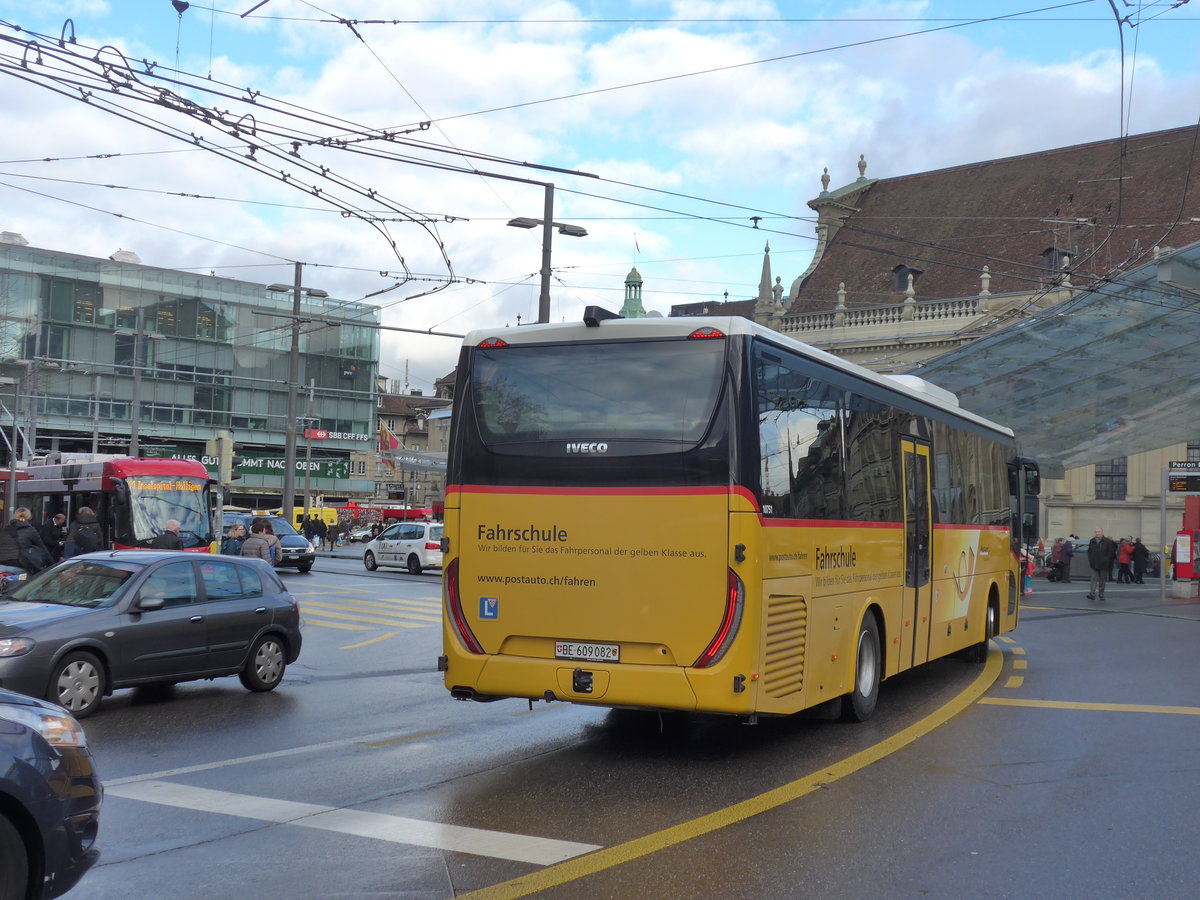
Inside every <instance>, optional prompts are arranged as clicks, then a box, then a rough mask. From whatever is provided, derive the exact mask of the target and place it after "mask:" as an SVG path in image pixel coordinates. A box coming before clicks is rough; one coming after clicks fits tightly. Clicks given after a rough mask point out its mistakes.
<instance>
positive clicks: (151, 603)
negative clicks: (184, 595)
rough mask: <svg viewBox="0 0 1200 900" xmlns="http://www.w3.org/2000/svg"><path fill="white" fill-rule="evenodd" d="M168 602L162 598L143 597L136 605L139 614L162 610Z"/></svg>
mask: <svg viewBox="0 0 1200 900" xmlns="http://www.w3.org/2000/svg"><path fill="white" fill-rule="evenodd" d="M166 602H167V601H166V600H165V599H164V598H162V597H141V598H139V599H138V602H137V603H136V604H134V605H135V606H136V608H137V610H138V612H143V611H148V610H154V609H162V608H163V605H164V604H165V603H166Z"/></svg>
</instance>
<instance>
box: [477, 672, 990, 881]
mask: <svg viewBox="0 0 1200 900" xmlns="http://www.w3.org/2000/svg"><path fill="white" fill-rule="evenodd" d="M1003 666H1004V654H1003V653H1001V652H1000V651H999V650H995V649H993V650H992V652H991V653H989V654H988V659H987V664H986V665H985V666H984V667H983V670H982V671H981V672H980V673H979V677H978V678H976V679H975V680H974V681H973V682H972V683H971V684H970V685H969V686H968V687H967V688H966V689H965V690H964V691H963V692H962V693H961V694H959V695H958V696H957V697H955V698H954V699H953V700H951V701H950V702H949V703H947V704H946V705H945V706H942V707H941V708H939V709H938V710H937V711H935V712H932V713H930V714H929V715H928V716H926V717H925V718H923V719H921V720H920V721H918V722H915V723H913V724H912V725H909V726H908V727H907V728H905V729H904V730H903V731H900V732H897V733H896V734H894V735H892V736H891V737H890V738H887V739H886V740H884V741H880V742H879V743H878V744H875V745H874V746H873V747H868V748H867V749H866V750H861V751H859V752H858V753H855V754H854V755H853V756H848V757H846V758H845V759H843V760H841V761H839V762H836V763H834V764H833V765H831V766H828V767H826V768H824V769H822V770H821V771H819V772H814V773H813V774H811V775H807V776H805V777H804V778H801V779H799V780H797V781H793V782H791V783H790V784H785V785H783V786H781V787H777V788H774V789H772V790H769V791H767V792H766V793H763V794H759V795H758V796H756V797H751V798H750V799H748V800H743V801H742V802H741V803H735V804H733V805H732V806H727V807H725V808H724V809H719V810H717V811H716V812H711V813H708V814H707V815H704V816H700V817H699V818H696V819H692V820H690V821H688V822H682V823H680V824H679V825H673V826H672V827H670V828H664V829H663V830H662V831H656V832H654V833H653V834H648V835H646V836H645V837H640V838H635V839H634V840H632V841H626V842H625V843H624V844H617V845H616V846H613V847H607V848H605V849H603V850H597V851H596V852H595V853H589V854H587V855H586V856H580V857H578V858H576V859H572V860H568V861H567V862H563V863H559V864H558V865H554V866H550V867H548V868H545V869H540V870H538V871H536V872H531V873H530V874H529V875H523V876H521V877H520V878H514V879H512V880H511V881H505V882H503V883H501V884H495V885H492V886H491V887H486V888H482V889H480V890H478V891H473V892H472V893H469V894H459V895H458V900H502V898H503V900H507V898H514V897H527V896H529V895H530V894H536V893H537V892H538V891H544V890H548V889H549V888H552V887H557V886H558V885H561V884H566V883H567V882H569V881H575V880H576V879H579V878H585V877H587V876H588V875H594V874H595V873H596V872H601V871H603V870H605V869H611V868H613V867H614V866H619V865H621V864H623V863H627V862H629V861H631V860H634V859H638V858H639V857H642V856H649V855H650V854H651V853H657V852H658V851H660V850H665V849H666V848H667V847H673V846H674V845H676V844H682V843H683V842H685V841H690V840H692V839H693V838H698V837H701V836H702V835H706V834H711V833H712V832H714V831H719V830H720V829H722V828H727V827H728V826H730V825H736V824H737V823H739V822H743V821H745V820H746V819H749V818H751V817H752V816H757V815H759V814H760V813H764V812H767V811H769V810H772V809H775V808H776V807H779V806H783V805H784V804H785V803H791V802H792V801H793V800H798V799H800V798H801V797H804V796H806V795H807V794H811V793H812V792H813V791H815V790H818V789H820V788H821V787H823V786H824V785H827V784H830V783H832V782H834V781H837V780H839V779H841V778H845V777H846V776H847V775H852V774H854V773H855V772H857V771H858V770H859V769H863V768H866V767H867V766H869V765H871V763H873V762H878V761H879V760H881V759H883V758H884V757H886V756H890V755H891V754H893V753H895V752H896V751H897V750H901V749H903V748H905V747H907V746H908V745H909V744H911V743H913V742H914V741H916V740H917V739H918V738H922V737H924V736H925V735H927V734H929V732H931V731H933V730H934V729H935V728H938V727H939V726H941V725H944V724H945V723H946V722H948V721H950V720H951V719H953V718H954V717H955V716H957V715H958V714H959V713H961V712H962V711H963V710H964V709H966V708H967V707H968V706H970V705H971V704H973V703H975V702H976V701H977V700H978V699H979V698H980V697H981V696H983V693H984V691H986V690H987V689H988V688H990V687H991V686H992V685H993V684H994V683H995V681H996V679H997V678H998V677H999V676H1000V670H1001V669H1002V668H1003Z"/></svg>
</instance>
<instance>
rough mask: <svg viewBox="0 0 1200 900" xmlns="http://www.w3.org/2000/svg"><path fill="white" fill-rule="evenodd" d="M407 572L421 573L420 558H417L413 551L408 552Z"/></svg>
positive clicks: (411, 573) (412, 573)
mask: <svg viewBox="0 0 1200 900" xmlns="http://www.w3.org/2000/svg"><path fill="white" fill-rule="evenodd" d="M408 573H409V574H410V575H420V574H421V560H419V559H418V558H417V554H415V553H410V554H408Z"/></svg>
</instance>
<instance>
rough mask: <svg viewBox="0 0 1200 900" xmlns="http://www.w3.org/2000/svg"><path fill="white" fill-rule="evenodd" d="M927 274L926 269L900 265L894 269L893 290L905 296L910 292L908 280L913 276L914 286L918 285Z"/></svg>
mask: <svg viewBox="0 0 1200 900" xmlns="http://www.w3.org/2000/svg"><path fill="white" fill-rule="evenodd" d="M924 272H925V270H924V269H918V268H917V267H916V266H905V265H899V266H896V267H895V268H894V269H892V290H893V291H895V292H896V293H897V294H903V293H904V292H905V291H907V290H908V278H909V276H910V275H911V276H912V280H913V284H914V285H915V284H916V283H917V279H918V278H920V277H921V275H923V274H924Z"/></svg>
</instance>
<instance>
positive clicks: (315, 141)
mask: <svg viewBox="0 0 1200 900" xmlns="http://www.w3.org/2000/svg"><path fill="white" fill-rule="evenodd" d="M999 18H1004V17H999ZM972 21H983V20H972ZM239 99H244V98H239ZM374 138H375V135H371V134H368V135H366V136H365V139H368V140H369V139H374ZM303 140H305V141H306V142H307V143H310V144H314V145H318V146H336V145H337V141H336V140H335V141H333V142H332V144H331V143H330V142H329V139H321V138H315V136H312V135H305V136H304V137H303ZM258 146H260V147H261V146H262V144H261V143H260V144H259V145H258ZM434 148H436V145H428V144H425V145H422V149H426V150H431V149H434ZM205 149H210V150H211V149H213V148H212V147H208V148H205ZM342 149H350V148H347V147H343V148H342ZM438 149H441V151H442V152H451V151H447V150H445V149H444V148H438ZM453 152H455V153H459V154H461V153H462V151H461V150H459V149H456V150H455V151H453ZM371 155H375V154H371ZM235 161H238V162H242V161H241V160H240V159H238V160H235ZM408 161H409V162H412V163H413V164H419V165H430V164H431V163H430V162H429V161H420V162H418V161H416V160H408ZM497 161H499V159H498V158H497ZM243 164H244V163H243ZM433 167H435V168H444V169H446V170H449V171H458V172H472V173H474V172H475V170H469V169H463V168H460V167H446V166H438V165H434V166H433ZM324 171H325V172H326V173H327V172H328V171H329V170H324ZM613 183H617V184H622V185H623V186H628V187H631V188H634V189H642V190H658V189H652V188H644V187H641V186H637V185H631V184H628V183H621V182H613ZM355 187H357V186H355ZM308 190H311V189H308ZM562 190H566V191H569V190H570V189H568V188H562ZM314 193H315V191H314ZM580 193H583V192H580ZM663 193H668V194H670V193H673V192H666V191H663ZM586 195H587V196H592V197H597V198H600V199H606V200H610V201H612V202H617V203H625V204H630V205H635V206H642V207H644V208H651V209H660V210H661V208H658V207H650V206H648V205H645V204H635V203H632V202H631V201H626V200H622V199H618V198H612V197H603V196H602V195H598V194H586ZM676 196H683V197H688V195H679V194H676ZM326 197H328V195H326ZM689 199H695V200H697V201H698V202H719V201H706V200H705V199H704V198H698V197H690V198H689ZM725 205H728V206H730V207H735V208H741V209H746V210H749V208H748V207H736V205H735V204H725ZM661 211H669V210H661ZM345 212H346V214H354V213H352V212H350V211H348V210H347V211H345ZM358 212H359V214H360V215H361V211H358ZM670 212H674V211H670ZM684 215H689V214H684ZM690 217H692V218H697V219H707V220H709V221H714V222H717V221H721V220H718V219H716V218H715V217H705V216H700V215H696V214H690ZM780 217H781V218H793V219H800V217H788V216H784V215H781V216H780ZM800 220H802V219H800ZM743 227H747V226H743ZM758 230H764V231H770V230H769V229H758ZM775 233H780V234H787V235H790V236H793V237H803V238H809V239H811V236H809V235H794V234H791V233H789V232H784V231H776V232H775ZM385 237H387V236H386V235H385ZM388 239H389V242H391V243H392V245H393V246H394V241H391V239H390V238H388Z"/></svg>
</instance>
